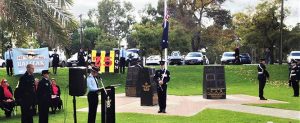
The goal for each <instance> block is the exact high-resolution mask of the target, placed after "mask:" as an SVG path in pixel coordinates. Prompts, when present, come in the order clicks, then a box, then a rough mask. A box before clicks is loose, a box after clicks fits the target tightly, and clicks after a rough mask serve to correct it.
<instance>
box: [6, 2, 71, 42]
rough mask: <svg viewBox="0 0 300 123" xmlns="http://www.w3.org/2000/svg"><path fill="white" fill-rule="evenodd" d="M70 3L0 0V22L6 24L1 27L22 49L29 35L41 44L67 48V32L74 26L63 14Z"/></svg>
mask: <svg viewBox="0 0 300 123" xmlns="http://www.w3.org/2000/svg"><path fill="white" fill-rule="evenodd" d="M71 4H72V0H57V1H53V0H30V1H28V0H0V10H1V11H0V16H1V17H0V19H1V21H5V22H6V23H7V27H5V28H2V29H4V30H5V31H7V32H9V34H11V35H12V38H13V39H15V41H16V44H17V45H18V46H21V45H22V44H23V43H26V41H28V40H26V39H28V37H30V36H36V37H37V39H38V41H39V42H40V44H42V43H47V44H48V45H50V46H52V47H54V46H56V45H63V46H67V45H68V44H69V40H68V37H69V35H68V30H71V29H73V28H75V27H76V23H75V22H74V20H73V19H72V18H71V16H70V14H69V13H68V12H67V11H66V6H69V5H71Z"/></svg>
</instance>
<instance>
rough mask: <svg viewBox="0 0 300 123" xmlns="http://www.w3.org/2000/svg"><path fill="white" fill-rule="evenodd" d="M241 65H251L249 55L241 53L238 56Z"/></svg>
mask: <svg viewBox="0 0 300 123" xmlns="http://www.w3.org/2000/svg"><path fill="white" fill-rule="evenodd" d="M240 59H241V64H251V61H252V60H251V57H250V55H249V53H241V54H240Z"/></svg>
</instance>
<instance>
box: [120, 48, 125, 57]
mask: <svg viewBox="0 0 300 123" xmlns="http://www.w3.org/2000/svg"><path fill="white" fill-rule="evenodd" d="M120 56H121V57H124V58H125V57H126V51H125V49H123V48H122V49H121V50H120Z"/></svg>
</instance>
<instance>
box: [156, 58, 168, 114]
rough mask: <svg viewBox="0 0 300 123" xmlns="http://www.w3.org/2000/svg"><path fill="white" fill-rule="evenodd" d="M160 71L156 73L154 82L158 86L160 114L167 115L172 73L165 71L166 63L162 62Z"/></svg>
mask: <svg viewBox="0 0 300 123" xmlns="http://www.w3.org/2000/svg"><path fill="white" fill-rule="evenodd" d="M159 64H160V70H156V71H155V75H154V78H153V80H154V81H155V82H156V84H157V95H158V103H159V110H158V113H166V107H167V103H166V101H167V84H168V82H169V81H170V72H169V71H168V70H166V69H165V61H160V62H159Z"/></svg>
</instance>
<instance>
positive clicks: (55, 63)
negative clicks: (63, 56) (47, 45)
mask: <svg viewBox="0 0 300 123" xmlns="http://www.w3.org/2000/svg"><path fill="white" fill-rule="evenodd" d="M56 52H57V50H56V49H55V50H54V53H53V54H52V55H51V56H50V58H52V57H53V59H52V67H53V73H54V74H55V75H56V72H57V67H58V65H59V55H58V54H57V53H56Z"/></svg>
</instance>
